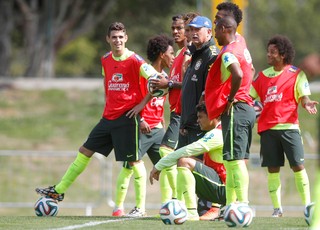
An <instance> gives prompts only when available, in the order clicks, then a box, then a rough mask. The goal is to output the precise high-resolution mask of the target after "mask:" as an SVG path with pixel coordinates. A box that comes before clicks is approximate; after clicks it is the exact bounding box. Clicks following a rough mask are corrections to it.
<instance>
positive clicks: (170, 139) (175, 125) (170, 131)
mask: <svg viewBox="0 0 320 230" xmlns="http://www.w3.org/2000/svg"><path fill="white" fill-rule="evenodd" d="M179 127H180V115H178V114H176V113H175V112H171V114H170V123H169V125H168V128H167V130H166V133H165V134H164V137H163V139H162V143H161V145H166V146H168V147H170V148H172V149H176V148H177V145H178V139H179V138H178V137H179Z"/></svg>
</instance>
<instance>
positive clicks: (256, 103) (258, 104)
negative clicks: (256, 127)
mask: <svg viewBox="0 0 320 230" xmlns="http://www.w3.org/2000/svg"><path fill="white" fill-rule="evenodd" d="M253 108H254V111H255V112H256V118H258V117H260V114H261V111H262V109H263V104H262V103H261V102H260V101H256V100H254V101H253Z"/></svg>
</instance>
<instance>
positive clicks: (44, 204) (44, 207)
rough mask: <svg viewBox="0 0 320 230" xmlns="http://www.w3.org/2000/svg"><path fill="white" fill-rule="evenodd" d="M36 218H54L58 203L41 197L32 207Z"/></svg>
mask: <svg viewBox="0 0 320 230" xmlns="http://www.w3.org/2000/svg"><path fill="white" fill-rule="evenodd" d="M34 210H35V213H36V215H37V216H56V215H57V214H58V211H59V206H58V202H57V201H56V200H55V199H52V198H49V197H41V198H39V200H37V202H36V203H35V205H34Z"/></svg>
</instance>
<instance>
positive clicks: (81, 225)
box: [49, 218, 137, 230]
mask: <svg viewBox="0 0 320 230" xmlns="http://www.w3.org/2000/svg"><path fill="white" fill-rule="evenodd" d="M134 219H137V218H121V219H118V220H105V221H90V222H87V223H84V224H78V225H70V226H66V227H62V228H51V229H49V230H72V229H79V228H85V227H92V226H96V225H100V224H107V223H111V222H119V221H124V220H134Z"/></svg>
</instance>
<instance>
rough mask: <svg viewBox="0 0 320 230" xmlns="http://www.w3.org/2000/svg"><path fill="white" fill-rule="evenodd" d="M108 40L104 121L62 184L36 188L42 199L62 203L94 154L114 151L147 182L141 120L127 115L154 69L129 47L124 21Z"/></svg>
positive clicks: (112, 27)
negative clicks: (141, 148) (141, 140)
mask: <svg viewBox="0 0 320 230" xmlns="http://www.w3.org/2000/svg"><path fill="white" fill-rule="evenodd" d="M106 41H107V43H109V45H110V48H111V51H110V52H108V53H106V54H105V55H104V56H103V57H102V58H101V63H102V72H103V75H104V87H105V107H104V111H103V114H102V118H101V119H100V121H99V122H98V123H97V125H96V126H95V127H94V128H93V129H92V131H91V133H90V134H89V136H88V139H87V140H86V141H85V143H84V144H83V145H82V146H81V147H80V148H79V152H78V155H77V157H76V159H75V160H74V162H73V163H71V165H70V166H69V168H68V169H67V171H66V172H65V174H64V176H63V177H62V179H61V180H60V182H59V183H58V184H56V185H55V186H49V187H48V188H37V189H36V192H37V193H39V194H40V195H42V196H49V197H51V198H53V199H56V200H58V201H62V200H63V199H64V193H65V192H66V191H67V189H68V188H69V187H70V186H71V184H72V183H73V182H74V181H75V179H76V178H77V177H78V176H79V175H80V174H81V173H82V172H83V171H84V170H85V168H86V167H87V165H88V164H89V162H90V159H91V157H92V156H93V154H94V153H95V152H98V153H100V154H102V155H104V156H106V157H107V156H108V155H109V154H110V152H111V150H112V149H114V153H115V158H116V161H127V162H128V163H129V165H130V166H131V167H132V170H133V174H134V176H135V177H136V178H137V177H141V178H145V179H144V180H146V170H145V167H144V164H143V162H142V161H141V157H140V155H139V154H138V148H139V142H138V139H139V138H138V137H139V120H140V118H139V116H133V117H129V115H128V114H127V113H128V111H130V110H131V109H132V108H133V107H135V106H136V105H138V104H139V103H140V102H141V101H142V100H143V94H142V92H141V89H140V82H141V81H140V80H141V79H142V78H143V77H144V78H148V77H150V76H151V75H152V74H153V73H154V71H155V70H154V69H153V67H151V66H150V65H149V64H147V63H145V61H144V60H143V59H142V58H141V57H140V56H139V55H137V54H135V53H134V52H132V51H130V50H128V49H127V48H126V42H127V41H128V35H127V32H126V28H125V26H124V25H123V24H122V23H121V22H114V23H111V25H110V26H109V28H108V31H107V36H106ZM142 76H143V77H142ZM123 143H126V144H125V145H124V144H123ZM141 181H143V180H141ZM144 183H145V182H144Z"/></svg>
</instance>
